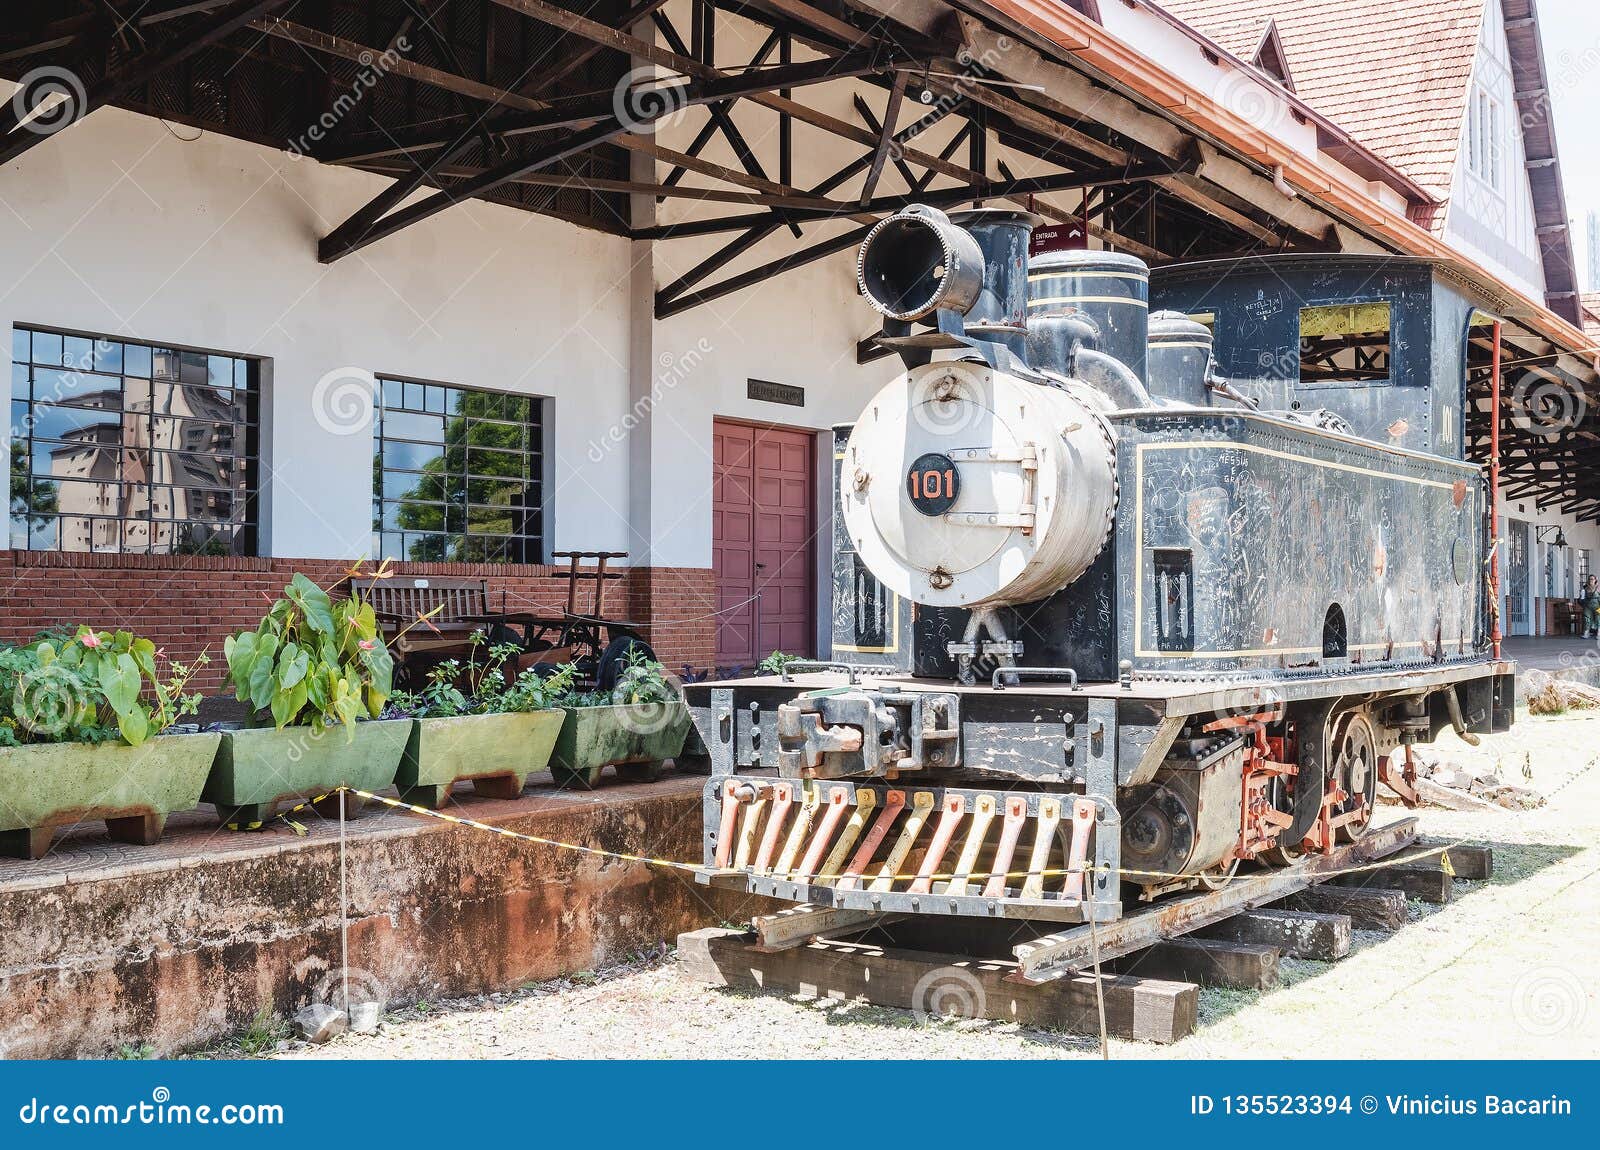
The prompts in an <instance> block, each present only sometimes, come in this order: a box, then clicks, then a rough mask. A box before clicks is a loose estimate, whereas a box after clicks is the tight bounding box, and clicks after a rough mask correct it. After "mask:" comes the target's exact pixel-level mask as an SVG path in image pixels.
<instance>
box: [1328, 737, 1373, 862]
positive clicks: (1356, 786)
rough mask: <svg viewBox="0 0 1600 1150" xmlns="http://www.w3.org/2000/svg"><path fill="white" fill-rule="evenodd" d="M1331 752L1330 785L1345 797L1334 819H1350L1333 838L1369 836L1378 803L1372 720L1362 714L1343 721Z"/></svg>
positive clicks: (1349, 839)
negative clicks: (1368, 830) (1333, 785)
mask: <svg viewBox="0 0 1600 1150" xmlns="http://www.w3.org/2000/svg"><path fill="white" fill-rule="evenodd" d="M1329 753H1330V759H1331V762H1330V763H1329V771H1328V779H1329V782H1331V783H1333V784H1335V785H1337V786H1338V788H1339V790H1341V791H1342V792H1344V795H1345V798H1343V799H1342V800H1340V801H1339V802H1337V803H1335V804H1333V807H1332V810H1331V812H1330V813H1331V814H1332V815H1333V816H1334V817H1335V818H1338V817H1339V816H1341V815H1343V816H1347V817H1346V819H1345V821H1344V822H1341V823H1340V824H1339V825H1338V826H1337V827H1336V828H1335V830H1334V837H1336V838H1337V839H1338V840H1339V841H1341V842H1354V841H1355V840H1357V839H1359V838H1360V837H1361V836H1362V835H1363V834H1365V833H1366V830H1367V826H1368V824H1369V823H1371V822H1372V810H1373V806H1374V804H1375V803H1376V802H1377V800H1378V740H1377V737H1376V736H1375V735H1374V734H1373V730H1372V722H1371V720H1369V719H1368V718H1367V716H1366V715H1365V714H1364V713H1363V712H1361V711H1352V712H1351V713H1350V714H1348V715H1345V716H1344V717H1343V718H1341V719H1340V720H1339V721H1338V722H1337V723H1336V724H1335V726H1334V730H1333V738H1332V739H1331V740H1330V742H1329Z"/></svg>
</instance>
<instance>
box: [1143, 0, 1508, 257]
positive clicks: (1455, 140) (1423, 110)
mask: <svg viewBox="0 0 1600 1150" xmlns="http://www.w3.org/2000/svg"><path fill="white" fill-rule="evenodd" d="M1158 2H1159V3H1160V4H1161V6H1162V7H1163V8H1165V9H1166V10H1167V11H1169V12H1171V13H1172V14H1173V15H1174V16H1177V17H1178V18H1179V19H1181V20H1183V21H1184V22H1186V23H1187V24H1189V25H1190V26H1191V27H1193V28H1195V29H1197V30H1198V31H1200V32H1202V33H1203V34H1205V35H1206V36H1208V37H1209V38H1211V39H1212V40H1214V41H1215V42H1216V43H1217V44H1218V45H1220V46H1221V47H1222V48H1223V49H1224V50H1225V51H1227V52H1229V53H1230V54H1232V55H1234V56H1238V57H1240V58H1242V59H1244V60H1246V62H1249V60H1250V57H1251V55H1252V54H1253V53H1254V52H1255V49H1256V45H1257V44H1259V43H1260V40H1261V36H1262V33H1263V32H1265V30H1266V27H1267V22H1268V21H1269V20H1271V21H1275V22H1276V23H1277V26H1278V35H1279V38H1280V39H1281V40H1282V41H1283V49H1284V55H1285V56H1286V57H1287V58H1288V62H1289V72H1290V74H1291V75H1293V76H1294V83H1295V92H1296V94H1297V95H1299V96H1300V98H1301V99H1303V100H1305V102H1306V103H1307V104H1310V105H1311V106H1312V107H1313V108H1315V109H1316V110H1317V111H1318V112H1320V113H1322V114H1323V115H1324V116H1327V117H1328V119H1330V120H1332V121H1333V122H1334V123H1335V124H1337V125H1339V127H1340V128H1342V129H1344V130H1345V131H1346V132H1348V133H1350V135H1351V136H1352V137H1353V138H1354V139H1356V140H1358V141H1360V142H1361V143H1362V144H1365V145H1366V146H1367V147H1369V148H1371V149H1372V150H1373V151H1374V152H1376V153H1377V154H1378V155H1379V156H1381V157H1382V158H1383V159H1385V160H1387V161H1388V162H1389V163H1391V164H1393V165H1394V166H1395V167H1396V168H1398V169H1400V171H1402V172H1404V173H1405V174H1406V175H1407V176H1409V177H1411V179H1412V180H1414V181H1416V183H1418V184H1419V185H1421V186H1422V187H1423V188H1424V189H1426V190H1427V191H1428V192H1429V193H1430V194H1432V195H1433V196H1435V197H1436V198H1438V199H1439V200H1441V201H1443V200H1445V199H1448V197H1449V194H1450V182H1451V176H1452V174H1453V172H1454V170H1455V164H1456V154H1457V151H1458V150H1459V146H1460V142H1461V125H1462V122H1463V120H1464V119H1465V116H1466V108H1467V85H1468V82H1469V81H1470V80H1471V78H1472V63H1473V58H1474V57H1475V55H1476V54H1477V46H1478V34H1479V25H1480V22H1481V20H1482V18H1483V6H1484V0H1158ZM1443 220H1444V213H1443V212H1442V211H1436V212H1434V213H1433V220H1432V222H1433V224H1434V227H1435V228H1436V229H1437V228H1438V227H1441V226H1442V225H1443Z"/></svg>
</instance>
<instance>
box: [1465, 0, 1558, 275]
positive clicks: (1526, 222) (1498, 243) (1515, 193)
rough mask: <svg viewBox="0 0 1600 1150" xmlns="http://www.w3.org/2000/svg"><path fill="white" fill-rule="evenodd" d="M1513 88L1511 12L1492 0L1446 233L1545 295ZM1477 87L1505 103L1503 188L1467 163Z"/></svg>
mask: <svg viewBox="0 0 1600 1150" xmlns="http://www.w3.org/2000/svg"><path fill="white" fill-rule="evenodd" d="M1515 89H1516V85H1515V83H1514V82H1513V80H1512V75H1511V52H1510V48H1509V47H1508V45H1507V43H1506V29H1505V16H1504V14H1503V12H1502V11H1501V7H1500V2H1499V0H1486V2H1485V4H1484V18H1483V22H1482V25H1481V29H1480V33H1479V39H1478V55H1477V58H1476V60H1475V61H1474V62H1473V73H1472V82H1471V84H1470V85H1469V86H1468V89H1467V91H1468V96H1467V99H1468V103H1469V109H1468V113H1467V115H1466V116H1465V117H1464V118H1463V120H1462V124H1461V144H1460V149H1459V151H1458V152H1457V158H1456V168H1455V174H1454V177H1453V179H1452V181H1451V188H1450V202H1449V205H1448V206H1447V208H1446V209H1445V240H1446V241H1447V242H1448V243H1450V244H1451V245H1452V246H1453V247H1455V248H1456V249H1457V250H1459V251H1461V252H1463V253H1464V254H1466V255H1468V256H1470V257H1471V258H1473V259H1474V260H1477V261H1478V262H1479V263H1481V264H1483V265H1484V266H1485V267H1487V268H1488V269H1490V270H1491V271H1493V272H1495V273H1496V274H1498V275H1500V276H1502V277H1503V278H1505V279H1506V280H1508V281H1509V282H1511V283H1512V284H1513V285H1514V286H1516V287H1517V288H1519V289H1520V290H1522V291H1523V292H1525V293H1526V294H1527V295H1529V296H1531V297H1532V298H1534V299H1543V298H1544V291H1545V285H1544V265H1543V263H1542V261H1541V259H1540V255H1539V238H1538V231H1537V228H1538V221H1537V219H1536V217H1535V215H1534V211H1533V192H1532V190H1531V188H1530V187H1529V184H1528V170H1527V167H1526V165H1525V161H1526V158H1527V154H1526V152H1525V151H1524V149H1523V143H1522V124H1521V119H1520V114H1519V112H1518V110H1517V103H1516V99H1515ZM1479 90H1482V91H1485V92H1488V93H1489V95H1491V96H1492V97H1493V98H1494V99H1495V100H1496V101H1497V102H1498V103H1499V105H1500V115H1501V123H1502V125H1503V126H1502V145H1501V146H1502V150H1503V154H1502V155H1501V157H1500V170H1501V180H1500V186H1499V187H1498V188H1495V187H1491V186H1490V185H1489V184H1488V183H1486V182H1485V181H1484V180H1482V179H1481V178H1479V177H1478V176H1477V175H1475V174H1473V173H1472V172H1471V171H1469V170H1468V169H1469V165H1468V159H1467V157H1468V139H1467V132H1468V125H1469V124H1470V122H1471V111H1470V102H1471V100H1472V97H1473V94H1474V93H1476V92H1477V91H1479Z"/></svg>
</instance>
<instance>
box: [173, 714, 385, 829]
mask: <svg viewBox="0 0 1600 1150" xmlns="http://www.w3.org/2000/svg"><path fill="white" fill-rule="evenodd" d="M411 726H412V721H411V720H410V719H384V720H381V721H375V722H366V723H357V724H356V726H355V733H354V737H353V738H352V737H351V736H350V735H348V734H347V733H346V728H344V727H342V726H339V727H285V728H284V729H283V730H281V731H280V730H277V729H276V728H274V727H251V728H247V729H245V730H240V731H224V732H223V733H222V745H221V747H219V748H218V749H217V761H216V763H215V765H213V766H212V768H211V778H210V780H209V781H208V782H207V783H206V789H205V793H204V794H202V795H201V796H200V797H201V798H202V799H204V800H205V801H206V802H208V803H211V804H213V805H215V806H216V808H217V815H218V817H220V818H221V819H222V821H223V823H224V824H225V825H227V826H228V827H230V828H232V829H234V830H254V829H256V828H257V827H259V826H260V825H261V824H262V823H264V822H265V821H266V820H267V819H268V818H270V817H271V816H272V812H273V810H274V809H275V808H276V807H277V805H278V803H279V802H281V801H283V800H285V799H294V800H298V801H300V802H304V801H305V800H307V799H317V798H321V797H322V796H326V795H328V793H329V792H330V791H335V790H337V789H338V788H339V787H341V786H349V787H359V788H360V789H361V790H364V791H380V790H382V789H383V788H384V787H387V786H389V785H390V784H391V783H393V782H394V773H395V769H396V768H397V767H399V765H400V756H401V755H403V754H404V753H405V749H406V740H407V739H408V738H410V736H411ZM344 807H345V813H346V814H354V813H355V812H357V811H359V810H360V809H361V800H360V799H359V798H358V797H357V796H355V795H350V794H346V795H345V796H344ZM317 809H318V810H319V811H321V812H322V813H323V814H327V813H329V812H330V811H334V810H337V809H338V800H337V799H336V798H326V799H324V800H323V801H322V802H319V803H318V804H317Z"/></svg>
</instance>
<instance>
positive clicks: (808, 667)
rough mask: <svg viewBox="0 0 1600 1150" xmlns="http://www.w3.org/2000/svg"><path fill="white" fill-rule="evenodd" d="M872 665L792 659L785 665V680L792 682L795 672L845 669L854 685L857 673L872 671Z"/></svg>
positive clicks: (848, 678)
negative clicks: (860, 665)
mask: <svg viewBox="0 0 1600 1150" xmlns="http://www.w3.org/2000/svg"><path fill="white" fill-rule="evenodd" d="M870 670H872V668H870V667H857V666H855V665H854V664H853V663H824V662H820V661H818V660H816V659H792V660H790V661H789V662H787V663H785V664H784V665H783V672H782V676H783V681H784V682H785V683H792V682H793V681H794V672H796V671H800V672H806V671H843V672H844V673H845V678H846V679H847V681H848V682H849V683H850V685H851V686H852V687H853V686H855V685H856V675H857V674H858V673H860V672H862V671H870Z"/></svg>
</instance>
